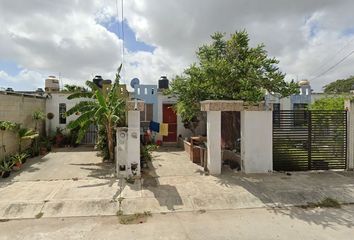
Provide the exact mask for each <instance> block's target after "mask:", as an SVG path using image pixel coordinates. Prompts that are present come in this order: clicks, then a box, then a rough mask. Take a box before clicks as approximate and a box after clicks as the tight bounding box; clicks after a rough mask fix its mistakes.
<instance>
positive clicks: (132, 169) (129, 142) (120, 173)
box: [116, 100, 144, 177]
mask: <svg viewBox="0 0 354 240" xmlns="http://www.w3.org/2000/svg"><path fill="white" fill-rule="evenodd" d="M141 111H144V102H142V101H137V100H136V101H128V102H127V119H128V127H127V128H126V127H123V128H118V129H117V147H116V153H117V155H116V160H117V177H130V176H140V112H141ZM119 166H122V167H124V166H125V170H120V167H119Z"/></svg>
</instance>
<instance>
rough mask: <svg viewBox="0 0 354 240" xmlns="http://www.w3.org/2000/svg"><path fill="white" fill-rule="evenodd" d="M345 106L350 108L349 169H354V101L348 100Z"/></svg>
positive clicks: (348, 128) (348, 123)
mask: <svg viewBox="0 0 354 240" xmlns="http://www.w3.org/2000/svg"><path fill="white" fill-rule="evenodd" d="M345 108H346V109H347V110H348V113H347V114H348V115H347V119H348V122H347V137H348V139H347V144H348V145H347V147H348V153H347V154H348V156H347V169H354V101H353V100H346V101H345Z"/></svg>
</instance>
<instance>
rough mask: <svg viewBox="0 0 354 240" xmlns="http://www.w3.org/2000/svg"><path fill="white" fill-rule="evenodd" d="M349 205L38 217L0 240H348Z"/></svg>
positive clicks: (5, 227)
mask: <svg viewBox="0 0 354 240" xmlns="http://www.w3.org/2000/svg"><path fill="white" fill-rule="evenodd" d="M353 216H354V207H353V206H347V207H343V209H312V210H311V209H309V210H304V209H299V208H290V209H287V210H284V209H263V208H257V209H238V210H219V211H206V212H179V213H168V214H153V216H152V217H149V218H148V219H147V222H145V223H143V224H134V225H122V224H119V223H118V219H117V217H115V216H111V217H109V216H106V217H75V218H41V219H27V220H11V221H7V222H0V240H5V239H6V240H7V239H8V240H16V239H19V240H20V239H21V240H22V239H29V240H32V239H33V240H34V239H36V240H38V239H45V240H51V239H58V240H62V239H86V240H87V239H92V240H96V239H125V240H131V239H146V240H147V239H151V240H156V239H176V240H190V239H193V240H194V239H195V240H199V239H200V240H205V239H210V240H211V239H215V240H224V239H240V240H254V239H257V240H274V239H286V240H298V239H306V240H312V239H313V240H315V239H318V240H333V239H340V240H346V239H348V240H351V239H353V233H354V228H353V225H354V219H353V218H354V217H353Z"/></svg>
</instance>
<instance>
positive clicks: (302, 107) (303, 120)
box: [293, 103, 308, 126]
mask: <svg viewBox="0 0 354 240" xmlns="http://www.w3.org/2000/svg"><path fill="white" fill-rule="evenodd" d="M293 110H294V126H306V125H307V120H308V111H307V103H294V105H293Z"/></svg>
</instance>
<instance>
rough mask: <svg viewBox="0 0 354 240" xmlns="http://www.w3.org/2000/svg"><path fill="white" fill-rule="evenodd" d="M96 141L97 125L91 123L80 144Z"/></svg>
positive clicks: (94, 142)
mask: <svg viewBox="0 0 354 240" xmlns="http://www.w3.org/2000/svg"><path fill="white" fill-rule="evenodd" d="M96 141H97V126H96V125H94V124H91V125H90V127H89V129H88V130H87V132H86V134H85V137H84V138H83V139H82V141H81V144H87V145H94V144H96Z"/></svg>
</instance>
